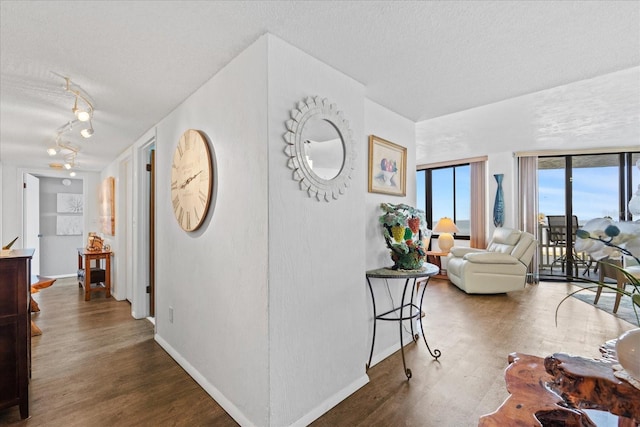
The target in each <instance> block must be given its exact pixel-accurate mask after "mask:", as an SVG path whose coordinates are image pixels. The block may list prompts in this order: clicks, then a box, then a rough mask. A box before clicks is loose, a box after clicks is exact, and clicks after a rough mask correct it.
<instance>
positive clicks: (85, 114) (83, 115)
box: [76, 110, 91, 122]
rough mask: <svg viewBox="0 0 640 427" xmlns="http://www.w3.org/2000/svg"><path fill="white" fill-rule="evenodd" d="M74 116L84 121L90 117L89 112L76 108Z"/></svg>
mask: <svg viewBox="0 0 640 427" xmlns="http://www.w3.org/2000/svg"><path fill="white" fill-rule="evenodd" d="M76 117H77V118H78V120H80V121H81V122H86V121H88V120H89V119H91V114H89V112H87V111H82V110H77V111H76Z"/></svg>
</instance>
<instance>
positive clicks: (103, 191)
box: [99, 176, 116, 236]
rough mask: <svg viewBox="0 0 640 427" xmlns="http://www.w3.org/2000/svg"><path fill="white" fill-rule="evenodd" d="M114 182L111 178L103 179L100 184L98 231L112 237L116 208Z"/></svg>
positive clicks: (114, 231)
mask: <svg viewBox="0 0 640 427" xmlns="http://www.w3.org/2000/svg"><path fill="white" fill-rule="evenodd" d="M115 186H116V182H115V179H114V178H113V177H112V176H109V177H107V178H105V179H104V180H103V181H102V184H100V195H99V202H100V230H101V231H102V232H103V233H104V234H109V235H111V236H114V235H115V234H116V206H115Z"/></svg>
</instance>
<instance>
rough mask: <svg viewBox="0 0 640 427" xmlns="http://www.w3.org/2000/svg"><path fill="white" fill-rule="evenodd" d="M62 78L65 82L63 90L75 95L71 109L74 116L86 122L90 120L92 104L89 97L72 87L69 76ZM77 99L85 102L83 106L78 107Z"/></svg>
mask: <svg viewBox="0 0 640 427" xmlns="http://www.w3.org/2000/svg"><path fill="white" fill-rule="evenodd" d="M64 79H65V81H66V82H67V85H66V86H65V90H66V91H67V92H71V93H72V94H74V95H75V96H76V98H75V100H74V102H73V108H72V109H71V112H73V114H75V116H76V118H77V119H78V120H80V121H81V122H86V121H89V120H91V118H92V117H93V104H92V103H91V101H89V97H88V96H87V95H86V94H84V93H82V92H81V91H80V89H77V88H74V87H72V85H71V79H70V78H69V77H65V78H64ZM78 100H80V101H82V103H84V104H85V106H84V108H79V107H78Z"/></svg>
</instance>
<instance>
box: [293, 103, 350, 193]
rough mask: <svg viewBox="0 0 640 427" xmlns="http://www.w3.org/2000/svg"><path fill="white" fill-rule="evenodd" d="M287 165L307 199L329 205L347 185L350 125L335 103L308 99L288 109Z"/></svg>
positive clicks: (348, 176)
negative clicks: (322, 201) (313, 199)
mask: <svg viewBox="0 0 640 427" xmlns="http://www.w3.org/2000/svg"><path fill="white" fill-rule="evenodd" d="M286 127H287V133H285V134H284V140H285V142H286V143H287V146H286V147H285V150H284V152H285V154H286V155H287V156H288V157H289V161H288V163H287V166H288V167H289V168H290V169H292V170H293V179H294V180H295V181H298V182H299V183H300V189H301V190H304V191H306V192H307V194H308V195H309V197H315V198H316V199H317V200H319V201H321V200H324V201H326V202H329V201H331V200H336V199H338V197H339V196H340V195H341V194H344V193H345V191H346V189H347V187H348V186H349V184H350V180H351V174H352V172H353V169H354V160H355V157H356V153H355V148H354V144H353V141H352V139H351V129H349V122H348V121H347V120H346V119H345V118H344V116H343V114H342V112H341V111H338V108H337V107H336V105H335V104H331V103H330V102H329V101H328V100H327V99H326V98H320V97H319V96H315V97H307V98H305V99H304V100H302V101H300V102H298V106H297V107H296V108H294V109H293V110H291V119H290V120H287V122H286Z"/></svg>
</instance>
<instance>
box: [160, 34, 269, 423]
mask: <svg viewBox="0 0 640 427" xmlns="http://www.w3.org/2000/svg"><path fill="white" fill-rule="evenodd" d="M266 69H267V41H266V38H264V37H263V38H260V39H259V40H258V41H257V42H255V43H254V44H253V45H251V46H250V47H249V48H247V49H246V50H245V51H244V52H242V53H241V54H240V55H239V56H238V57H236V58H235V59H234V60H233V61H232V62H231V63H229V64H228V65H227V66H226V67H225V68H224V69H223V70H222V71H220V72H219V73H218V74H216V75H215V76H214V77H213V78H212V79H211V80H209V81H208V82H207V83H205V84H204V85H203V86H202V87H201V88H200V89H199V90H198V91H197V92H195V93H194V94H193V95H192V96H190V97H189V98H188V99H187V100H186V101H185V102H184V103H183V104H182V105H180V106H178V107H177V108H176V109H175V110H174V111H173V112H172V113H171V114H170V115H169V116H167V117H166V118H165V119H164V120H162V122H161V123H159V124H158V126H157V133H156V136H157V139H156V150H157V151H156V165H157V171H158V173H157V181H156V188H157V197H156V203H157V211H156V224H157V252H156V295H157V298H156V332H157V335H156V339H157V340H158V342H159V343H160V344H161V345H162V346H163V347H164V348H165V349H167V351H168V352H169V353H170V354H171V355H172V356H173V357H174V358H175V359H176V360H177V361H178V362H179V363H181V365H182V366H183V367H184V368H185V369H186V370H187V371H188V372H189V373H190V374H191V375H192V376H193V377H194V378H195V379H196V380H197V381H198V382H199V383H200V384H201V385H202V386H203V387H204V388H205V389H206V390H207V391H208V392H209V393H210V394H211V395H212V396H213V397H214V398H215V399H216V400H217V401H218V403H220V404H221V405H222V406H223V407H224V408H225V410H227V411H228V412H229V413H230V414H231V415H232V416H233V417H234V418H235V419H236V421H238V422H239V423H241V424H243V425H258V426H265V425H268V424H269V421H268V419H269V383H268V381H269V364H268V347H269V335H268V327H269V325H268V317H267V310H268V305H267V304H268V296H267V262H268V259H269V254H268V251H267V237H268V216H267V215H268V187H267V162H266V159H267V155H268V153H267V148H268V135H267V131H268V123H267V117H268V116H267V73H266ZM191 128H192V129H199V130H201V131H203V132H204V133H205V134H206V135H207V136H208V138H209V140H210V142H211V148H212V151H213V154H214V156H215V158H216V159H217V161H216V163H215V168H216V171H215V180H216V183H215V186H216V189H217V192H216V194H215V195H214V200H213V202H212V206H211V208H210V211H209V213H208V215H207V219H206V220H205V222H204V224H203V225H202V227H201V228H200V229H199V230H198V231H196V232H193V233H186V232H184V231H183V230H182V229H181V228H180V227H179V225H178V223H177V221H176V220H175V218H174V214H173V211H172V209H171V206H172V204H171V200H170V191H169V188H170V187H171V185H170V176H171V161H172V158H173V153H174V151H175V148H176V145H177V143H178V140H179V138H180V136H181V134H182V133H183V132H184V131H185V130H187V129H191ZM169 307H173V310H174V315H173V322H170V320H169V316H168V313H169Z"/></svg>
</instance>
